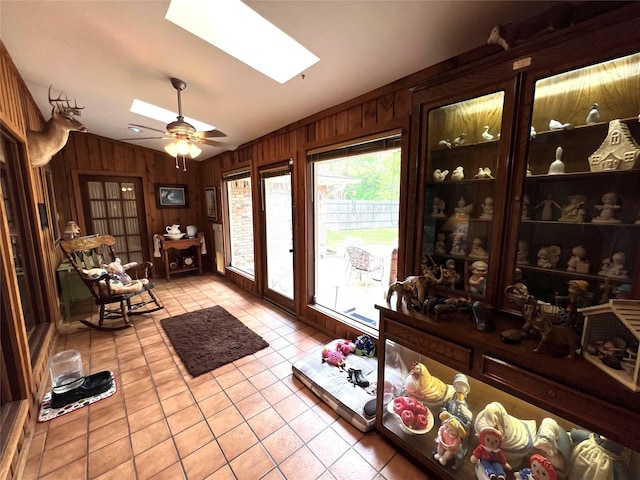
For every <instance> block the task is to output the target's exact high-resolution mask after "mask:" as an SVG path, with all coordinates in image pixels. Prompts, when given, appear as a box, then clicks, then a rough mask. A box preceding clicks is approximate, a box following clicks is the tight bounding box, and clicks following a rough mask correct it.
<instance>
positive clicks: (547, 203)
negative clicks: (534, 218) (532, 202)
mask: <svg viewBox="0 0 640 480" xmlns="http://www.w3.org/2000/svg"><path fill="white" fill-rule="evenodd" d="M540 207H543V208H542V217H541V220H544V221H546V222H548V221H551V220H553V207H558V208H559V209H562V207H561V206H560V205H558V204H557V203H556V202H555V201H554V200H553V197H552V196H551V195H549V196H548V197H547V198H545V199H544V200H543V201H541V202H540V203H539V204H538V205H536V206H535V208H540Z"/></svg>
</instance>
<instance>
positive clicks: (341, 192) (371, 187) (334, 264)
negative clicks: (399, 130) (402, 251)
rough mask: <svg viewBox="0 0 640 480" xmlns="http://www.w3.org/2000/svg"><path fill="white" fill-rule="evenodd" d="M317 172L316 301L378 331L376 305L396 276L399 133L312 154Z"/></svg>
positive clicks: (315, 181)
mask: <svg viewBox="0 0 640 480" xmlns="http://www.w3.org/2000/svg"><path fill="white" fill-rule="evenodd" d="M308 158H309V160H310V161H311V162H312V167H313V182H314V191H313V201H314V235H315V239H314V240H315V245H314V251H315V254H314V255H315V291H314V299H315V304H316V305H318V306H321V307H323V308H325V309H327V310H330V311H332V312H334V313H335V314H336V317H337V318H340V319H343V320H346V321H353V322H357V323H363V324H366V325H368V326H369V327H372V328H377V327H378V320H377V319H378V315H377V311H376V310H375V304H376V303H381V302H383V301H384V298H385V295H386V289H387V288H388V286H389V282H390V281H394V280H395V278H394V277H393V275H394V274H395V265H394V264H393V262H395V255H394V253H395V252H397V243H398V221H399V204H400V158H401V153H400V135H398V134H394V135H390V136H385V137H382V138H375V139H368V140H363V141H361V142H354V143H352V144H350V145H348V146H346V147H340V148H335V149H332V150H325V151H322V152H310V154H309V156H308Z"/></svg>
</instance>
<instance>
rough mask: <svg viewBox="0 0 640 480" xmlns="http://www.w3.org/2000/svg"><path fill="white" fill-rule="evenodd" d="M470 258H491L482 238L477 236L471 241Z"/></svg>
mask: <svg viewBox="0 0 640 480" xmlns="http://www.w3.org/2000/svg"><path fill="white" fill-rule="evenodd" d="M469 258H489V254H488V253H487V251H486V250H485V249H484V244H483V243H482V239H481V238H478V237H476V238H474V239H473V240H472V241H471V251H470V252H469Z"/></svg>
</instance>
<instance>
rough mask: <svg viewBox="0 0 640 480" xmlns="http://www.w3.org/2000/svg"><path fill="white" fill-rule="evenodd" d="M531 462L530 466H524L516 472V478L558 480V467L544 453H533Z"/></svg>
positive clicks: (523, 479)
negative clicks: (554, 466)
mask: <svg viewBox="0 0 640 480" xmlns="http://www.w3.org/2000/svg"><path fill="white" fill-rule="evenodd" d="M529 462H530V463H529V465H530V468H523V469H522V470H520V471H519V472H516V473H515V474H514V476H515V477H514V478H516V480H557V478H558V474H557V473H556V469H555V468H553V465H552V463H551V462H550V461H549V460H548V459H546V458H545V457H543V456H542V455H538V454H537V453H536V454H534V455H531V458H530V459H529Z"/></svg>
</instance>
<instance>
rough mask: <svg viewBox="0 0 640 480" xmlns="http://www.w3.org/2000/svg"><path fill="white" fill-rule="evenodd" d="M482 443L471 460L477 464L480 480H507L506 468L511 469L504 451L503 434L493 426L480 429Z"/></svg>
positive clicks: (479, 437) (479, 434)
mask: <svg viewBox="0 0 640 480" xmlns="http://www.w3.org/2000/svg"><path fill="white" fill-rule="evenodd" d="M478 440H479V442H480V444H479V445H478V446H477V447H476V448H475V449H474V450H473V453H472V454H471V457H470V458H469V460H470V461H471V463H473V464H474V465H475V466H476V477H477V478H478V480H485V479H489V480H506V478H507V475H506V473H505V468H507V469H509V470H511V465H509V461H508V460H507V456H506V455H505V454H504V452H503V451H502V448H501V447H502V434H501V433H500V431H499V430H497V429H495V428H493V427H485V428H483V429H482V430H479V431H478Z"/></svg>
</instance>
